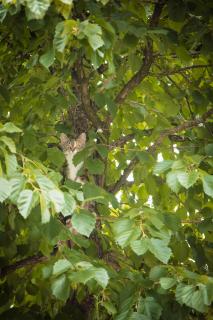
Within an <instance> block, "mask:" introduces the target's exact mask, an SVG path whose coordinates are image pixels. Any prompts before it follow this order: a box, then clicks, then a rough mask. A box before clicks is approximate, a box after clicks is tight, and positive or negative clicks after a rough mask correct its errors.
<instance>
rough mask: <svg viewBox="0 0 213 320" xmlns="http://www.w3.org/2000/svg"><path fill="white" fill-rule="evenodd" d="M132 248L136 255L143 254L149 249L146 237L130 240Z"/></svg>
mask: <svg viewBox="0 0 213 320" xmlns="http://www.w3.org/2000/svg"><path fill="white" fill-rule="evenodd" d="M130 246H131V248H132V250H133V251H134V252H135V253H136V254H137V255H138V256H140V255H143V254H144V253H146V251H147V250H148V249H149V242H147V241H146V239H145V238H144V239H142V240H135V241H132V242H131V244H130Z"/></svg>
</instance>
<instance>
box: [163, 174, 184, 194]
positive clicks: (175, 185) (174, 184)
mask: <svg viewBox="0 0 213 320" xmlns="http://www.w3.org/2000/svg"><path fill="white" fill-rule="evenodd" d="M166 183H167V184H168V186H169V187H170V189H171V190H172V191H174V192H175V193H178V192H179V190H180V188H181V185H180V183H179V181H178V178H177V173H176V171H170V172H169V173H167V175H166Z"/></svg>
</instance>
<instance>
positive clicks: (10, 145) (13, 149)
mask: <svg viewBox="0 0 213 320" xmlns="http://www.w3.org/2000/svg"><path fill="white" fill-rule="evenodd" d="M0 141H2V142H4V144H5V145H6V146H7V147H8V149H9V150H10V152H12V153H16V146H15V143H14V141H13V140H12V139H11V138H9V137H6V136H2V137H0Z"/></svg>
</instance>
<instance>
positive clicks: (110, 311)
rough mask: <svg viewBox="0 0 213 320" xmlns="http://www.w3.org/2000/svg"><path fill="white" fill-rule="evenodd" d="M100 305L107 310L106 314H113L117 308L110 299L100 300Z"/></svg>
mask: <svg viewBox="0 0 213 320" xmlns="http://www.w3.org/2000/svg"><path fill="white" fill-rule="evenodd" d="M101 306H102V307H104V308H105V309H106V310H107V313H108V314H111V315H115V314H116V313H117V310H116V308H115V306H114V305H113V303H112V302H111V301H104V302H101Z"/></svg>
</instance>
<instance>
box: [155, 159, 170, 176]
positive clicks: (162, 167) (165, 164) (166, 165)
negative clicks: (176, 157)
mask: <svg viewBox="0 0 213 320" xmlns="http://www.w3.org/2000/svg"><path fill="white" fill-rule="evenodd" d="M172 164H173V161H172V160H164V161H161V162H158V163H157V164H156V165H155V167H154V170H153V172H154V174H160V173H163V172H165V171H167V170H169V169H170V168H171V167H172Z"/></svg>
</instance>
